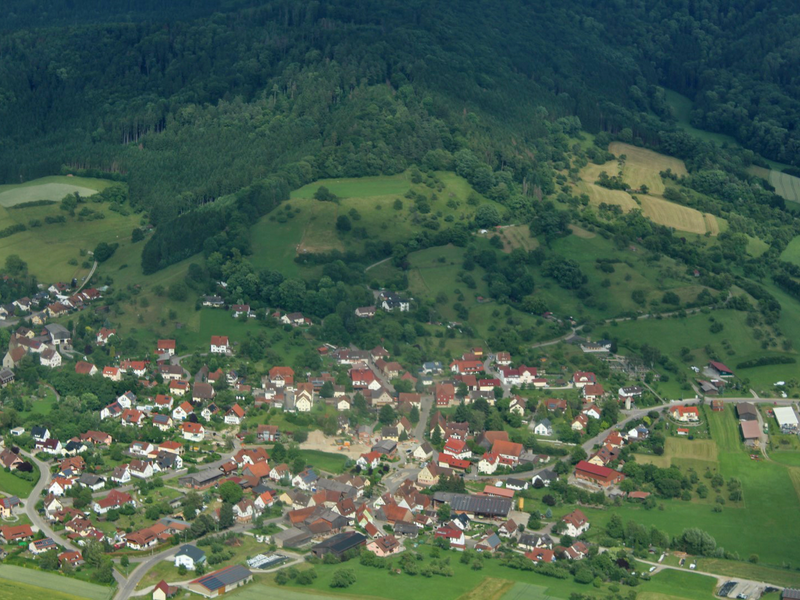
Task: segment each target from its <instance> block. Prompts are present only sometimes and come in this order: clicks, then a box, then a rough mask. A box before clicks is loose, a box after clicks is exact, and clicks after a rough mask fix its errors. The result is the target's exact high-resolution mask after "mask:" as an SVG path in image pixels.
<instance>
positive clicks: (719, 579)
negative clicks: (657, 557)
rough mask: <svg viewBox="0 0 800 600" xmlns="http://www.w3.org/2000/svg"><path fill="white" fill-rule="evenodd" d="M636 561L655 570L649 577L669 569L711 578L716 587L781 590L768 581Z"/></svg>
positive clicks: (781, 587) (778, 586)
mask: <svg viewBox="0 0 800 600" xmlns="http://www.w3.org/2000/svg"><path fill="white" fill-rule="evenodd" d="M636 560H638V561H639V562H642V563H644V564H646V565H651V566H653V567H655V568H656V570H655V571H653V572H652V573H651V576H652V575H655V574H656V573H659V572H660V571H663V570H666V569H671V570H673V571H685V572H686V573H696V574H698V575H705V576H707V577H713V578H714V579H716V580H717V585H721V584H723V583H725V582H727V581H738V582H739V583H746V584H750V585H756V586H762V587H763V586H772V587H775V588H778V589H783V586H782V585H777V584H774V583H769V582H768V581H755V580H753V579H742V578H741V577H732V576H730V575H719V574H718V573H709V572H708V571H697V570H695V569H688V568H686V567H677V566H674V565H663V564H661V563H657V562H652V561H649V560H642V559H640V558H637V559H636Z"/></svg>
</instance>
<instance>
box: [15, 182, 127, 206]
mask: <svg viewBox="0 0 800 600" xmlns="http://www.w3.org/2000/svg"><path fill="white" fill-rule="evenodd" d="M113 184H114V182H113V181H107V180H105V179H93V178H90V177H67V176H63V175H53V176H51V177H41V178H39V179H32V180H31V181H26V182H25V183H19V184H14V183H12V184H6V185H0V206H15V205H17V204H22V203H24V202H33V201H36V200H54V201H58V200H61V199H62V198H63V197H64V196H66V195H67V194H74V193H75V192H78V193H79V194H80V195H81V196H84V197H88V196H91V195H93V194H96V193H97V192H99V191H102V190H104V189H105V188H107V187H108V186H110V185H113Z"/></svg>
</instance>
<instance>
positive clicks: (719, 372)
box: [708, 360, 733, 377]
mask: <svg viewBox="0 0 800 600" xmlns="http://www.w3.org/2000/svg"><path fill="white" fill-rule="evenodd" d="M708 369H709V370H710V371H711V372H712V373H714V374H715V375H716V376H717V377H733V371H731V370H730V369H729V368H728V367H726V366H725V365H724V364H722V363H721V362H717V361H716V360H712V361H709V363H708Z"/></svg>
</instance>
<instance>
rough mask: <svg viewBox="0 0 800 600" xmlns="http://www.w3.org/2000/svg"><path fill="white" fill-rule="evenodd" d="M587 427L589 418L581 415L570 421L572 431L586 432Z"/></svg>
mask: <svg viewBox="0 0 800 600" xmlns="http://www.w3.org/2000/svg"><path fill="white" fill-rule="evenodd" d="M588 425H589V417H587V416H586V415H584V414H582V413H581V414H579V415H578V416H577V417H575V418H574V419H573V420H572V424H571V425H570V427H571V428H572V431H586V427H587V426H588Z"/></svg>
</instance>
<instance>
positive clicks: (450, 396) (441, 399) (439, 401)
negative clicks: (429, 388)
mask: <svg viewBox="0 0 800 600" xmlns="http://www.w3.org/2000/svg"><path fill="white" fill-rule="evenodd" d="M455 400H456V389H455V387H454V386H453V384H452V383H437V384H436V406H449V405H450V404H452V403H453V402H455Z"/></svg>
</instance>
